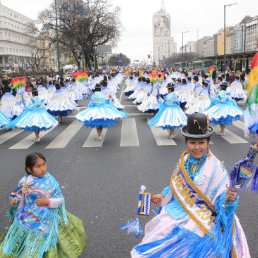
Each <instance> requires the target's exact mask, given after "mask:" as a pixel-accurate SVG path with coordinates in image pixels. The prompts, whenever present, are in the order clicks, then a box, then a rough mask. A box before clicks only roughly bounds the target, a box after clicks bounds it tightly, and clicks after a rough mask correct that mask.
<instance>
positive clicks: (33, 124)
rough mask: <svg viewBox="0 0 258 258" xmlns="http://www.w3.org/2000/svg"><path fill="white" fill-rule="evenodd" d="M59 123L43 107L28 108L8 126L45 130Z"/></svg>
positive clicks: (29, 129) (27, 129) (28, 129)
mask: <svg viewBox="0 0 258 258" xmlns="http://www.w3.org/2000/svg"><path fill="white" fill-rule="evenodd" d="M57 125H58V122H57V120H56V119H55V118H54V117H53V116H52V115H50V114H49V113H48V112H47V111H46V109H45V107H42V108H26V109H25V111H24V112H23V113H22V114H20V115H19V116H18V117H16V118H15V119H14V120H13V121H12V122H10V123H9V124H8V125H7V126H6V127H7V128H15V127H17V128H20V129H23V130H26V131H45V130H48V129H50V128H52V127H55V126H57Z"/></svg>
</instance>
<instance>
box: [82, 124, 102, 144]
mask: <svg viewBox="0 0 258 258" xmlns="http://www.w3.org/2000/svg"><path fill="white" fill-rule="evenodd" d="M106 132H107V129H106V128H104V129H103V131H102V140H101V141H96V140H95V139H97V137H98V134H97V130H96V128H93V129H92V130H91V132H90V134H89V136H88V138H87V140H86V141H85V143H84V144H83V145H82V147H83V148H100V147H102V144H103V141H104V139H105V135H106Z"/></svg>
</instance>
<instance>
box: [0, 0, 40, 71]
mask: <svg viewBox="0 0 258 258" xmlns="http://www.w3.org/2000/svg"><path fill="white" fill-rule="evenodd" d="M31 24H34V21H33V20H32V19H30V18H28V17H26V16H24V15H22V14H20V13H18V12H16V11H14V10H12V9H10V8H8V7H6V6H4V5H2V4H1V0H0V69H1V70H4V69H11V70H15V68H16V69H18V66H20V67H21V66H23V65H24V66H25V67H24V69H26V63H27V61H28V59H32V57H33V52H35V49H36V44H37V42H36V39H35V37H34V35H33V34H32V33H31V31H30V25H31ZM26 59H27V60H26Z"/></svg>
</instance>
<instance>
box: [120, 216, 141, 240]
mask: <svg viewBox="0 0 258 258" xmlns="http://www.w3.org/2000/svg"><path fill="white" fill-rule="evenodd" d="M120 230H121V231H123V230H127V233H128V234H130V235H132V236H134V237H136V238H138V237H140V236H141V235H142V234H143V228H142V227H141V225H140V221H139V218H138V216H137V218H136V219H135V220H133V221H131V222H130V221H128V223H126V224H124V225H123V226H121V227H120Z"/></svg>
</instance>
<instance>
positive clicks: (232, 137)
mask: <svg viewBox="0 0 258 258" xmlns="http://www.w3.org/2000/svg"><path fill="white" fill-rule="evenodd" d="M214 131H215V132H216V133H218V132H220V127H219V126H218V125H217V126H214ZM220 137H222V138H223V139H224V140H226V141H227V142H229V143H231V144H238V143H248V142H247V141H246V140H245V139H243V138H241V137H239V136H238V135H236V134H235V133H233V132H232V131H230V130H228V129H225V135H224V136H220Z"/></svg>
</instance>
